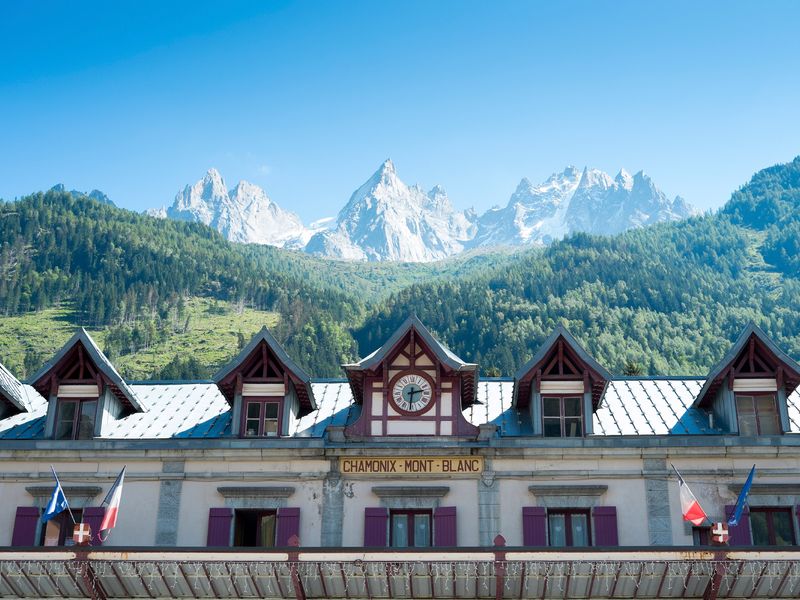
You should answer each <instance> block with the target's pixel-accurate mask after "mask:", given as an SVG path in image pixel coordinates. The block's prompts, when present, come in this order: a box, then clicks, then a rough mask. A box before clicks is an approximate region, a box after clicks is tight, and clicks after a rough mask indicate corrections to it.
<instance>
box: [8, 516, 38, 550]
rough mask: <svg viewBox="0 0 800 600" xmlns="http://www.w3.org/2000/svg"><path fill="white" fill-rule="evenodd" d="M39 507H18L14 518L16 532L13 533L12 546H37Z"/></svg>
mask: <svg viewBox="0 0 800 600" xmlns="http://www.w3.org/2000/svg"><path fill="white" fill-rule="evenodd" d="M40 514H41V513H40V512H39V509H38V508H36V507H35V506H19V507H17V516H16V517H15V519H14V533H13V534H12V535H11V545H12V546H35V545H36V525H37V524H38V522H39V516H40Z"/></svg>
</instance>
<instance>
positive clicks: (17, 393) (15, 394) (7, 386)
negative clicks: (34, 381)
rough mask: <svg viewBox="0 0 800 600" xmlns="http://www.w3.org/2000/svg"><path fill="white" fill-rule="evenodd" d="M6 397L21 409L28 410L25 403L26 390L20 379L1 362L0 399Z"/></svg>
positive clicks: (15, 406)
mask: <svg viewBox="0 0 800 600" xmlns="http://www.w3.org/2000/svg"><path fill="white" fill-rule="evenodd" d="M2 398H5V399H6V400H7V401H8V402H10V403H11V405H12V406H13V407H14V408H16V409H17V410H19V411H26V410H28V408H27V406H26V404H25V391H24V388H23V387H22V384H21V383H20V382H19V379H17V378H16V377H14V375H12V374H11V371H9V370H8V369H6V368H5V367H4V366H3V365H2V364H0V399H2Z"/></svg>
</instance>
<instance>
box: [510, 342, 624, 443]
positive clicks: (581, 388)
mask: <svg viewBox="0 0 800 600" xmlns="http://www.w3.org/2000/svg"><path fill="white" fill-rule="evenodd" d="M610 379H611V375H610V374H609V373H608V371H606V370H605V369H604V368H603V367H602V366H601V365H600V364H599V363H598V362H597V361H596V360H595V359H594V358H592V356H590V355H589V354H588V353H587V352H586V351H585V350H584V349H583V348H582V347H581V345H580V344H579V343H578V341H577V340H576V339H575V338H574V337H573V336H572V334H570V333H569V331H567V330H566V328H564V327H557V328H556V329H555V331H553V333H552V334H551V335H550V337H548V338H547V340H546V341H545V342H544V344H542V346H541V348H539V350H538V351H537V352H536V354H535V355H534V356H533V358H531V360H530V361H528V363H527V364H526V365H525V366H523V367H522V368H521V369H520V370H519V371H518V372H517V375H516V377H515V381H514V398H513V405H514V406H515V407H516V409H517V410H518V411H519V413H520V416H521V417H524V418H530V423H531V430H532V431H533V434H534V435H541V436H543V437H550V438H567V437H583V436H586V435H592V433H593V430H592V416H593V414H594V411H595V410H597V407H598V406H599V404H600V398H602V396H603V393H604V392H605V389H606V386H607V385H608V381H609V380H610Z"/></svg>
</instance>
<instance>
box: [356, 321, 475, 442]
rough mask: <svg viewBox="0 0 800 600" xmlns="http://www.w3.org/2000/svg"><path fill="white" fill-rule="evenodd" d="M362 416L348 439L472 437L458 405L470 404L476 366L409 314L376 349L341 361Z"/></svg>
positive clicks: (472, 432) (472, 396)
mask: <svg viewBox="0 0 800 600" xmlns="http://www.w3.org/2000/svg"><path fill="white" fill-rule="evenodd" d="M344 369H345V372H346V373H347V377H348V380H349V382H350V387H351V389H352V391H353V395H354V398H355V401H356V403H357V404H361V407H362V408H361V414H360V416H359V418H358V419H357V420H356V422H355V423H353V424H352V425H350V426H348V427H347V428H346V429H345V435H346V436H347V437H349V438H377V437H396V436H460V437H475V436H476V435H477V433H478V429H477V427H475V426H474V425H471V424H470V423H468V422H467V421H466V419H465V418H464V416H463V414H462V412H461V411H462V410H463V408H465V407H466V406H469V405H470V404H472V403H473V402H474V394H475V384H476V382H477V365H475V364H471V363H466V362H464V361H462V360H461V359H460V358H458V357H457V356H456V355H455V354H453V353H452V352H450V351H449V350H448V349H447V348H445V347H444V346H443V345H442V344H441V343H440V342H439V341H438V340H436V338H434V337H433V335H432V334H431V333H430V331H428V330H427V328H425V326H424V325H423V324H422V323H421V322H420V321H419V319H417V318H416V317H410V318H409V319H407V320H406V322H405V323H404V324H403V325H402V326H401V327H400V328H399V329H398V330H397V331H396V332H395V333H394V334H393V335H392V336H391V338H390V339H389V340H388V341H387V342H386V343H385V344H384V345H383V346H382V347H381V348H379V349H378V350H376V351H375V352H373V353H372V354H371V355H369V356H368V357H367V358H365V359H363V360H361V361H360V362H358V363H354V364H350V365H344Z"/></svg>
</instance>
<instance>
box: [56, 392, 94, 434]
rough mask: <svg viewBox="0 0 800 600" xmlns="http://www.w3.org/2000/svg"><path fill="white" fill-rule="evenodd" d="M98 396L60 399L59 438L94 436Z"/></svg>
mask: <svg viewBox="0 0 800 600" xmlns="http://www.w3.org/2000/svg"><path fill="white" fill-rule="evenodd" d="M96 416H97V398H83V399H77V398H70V399H68V400H67V399H59V401H58V410H57V412H56V434H55V438H56V439H57V440H90V439H92V438H93V437H94V425H95V419H96Z"/></svg>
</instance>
